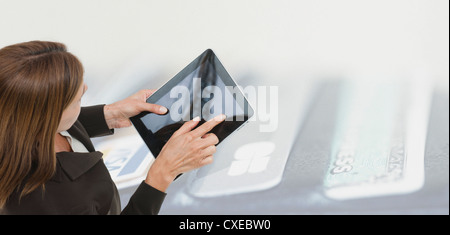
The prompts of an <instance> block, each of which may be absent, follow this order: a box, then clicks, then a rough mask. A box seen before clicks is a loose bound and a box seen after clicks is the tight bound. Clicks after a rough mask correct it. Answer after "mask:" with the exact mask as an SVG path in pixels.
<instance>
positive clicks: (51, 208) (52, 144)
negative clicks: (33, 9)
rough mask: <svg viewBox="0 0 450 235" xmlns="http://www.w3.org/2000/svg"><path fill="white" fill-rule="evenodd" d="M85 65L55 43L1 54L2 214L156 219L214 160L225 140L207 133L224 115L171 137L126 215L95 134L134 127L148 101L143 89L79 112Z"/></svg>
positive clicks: (155, 108)
mask: <svg viewBox="0 0 450 235" xmlns="http://www.w3.org/2000/svg"><path fill="white" fill-rule="evenodd" d="M86 89H87V86H86V85H85V84H84V83H83V67H82V65H81V63H80V62H79V60H78V59H77V58H76V57H75V56H73V55H72V54H71V53H69V52H67V50H66V47H65V45H63V44H61V43H56V42H43V41H31V42H25V43H19V44H15V45H11V46H7V47H5V48H3V49H0V214H120V213H121V214H157V213H158V212H159V209H160V207H161V204H162V203H163V200H164V198H165V195H166V194H165V191H166V189H167V187H168V186H169V185H170V183H171V182H172V181H173V180H174V179H175V177H176V176H177V175H179V174H181V173H183V172H187V171H190V170H192V169H196V168H199V167H201V166H204V165H206V164H209V163H211V162H212V155H213V154H214V152H215V150H216V148H215V145H216V144H217V143H218V139H217V137H216V136H215V135H214V134H211V133H209V134H207V133H208V132H209V131H210V130H211V129H212V128H213V127H214V126H216V125H217V124H219V123H220V122H222V121H223V120H224V119H225V117H224V116H223V115H220V116H218V117H216V118H214V119H213V120H211V121H209V122H206V123H204V124H203V125H201V126H199V127H198V128H196V129H194V128H195V126H197V124H198V123H199V118H194V119H193V120H191V121H189V122H186V123H185V124H184V125H183V126H181V127H180V129H178V130H177V131H176V132H175V133H174V134H173V136H172V137H171V138H170V139H169V141H168V142H167V144H166V145H165V146H164V148H163V149H162V151H161V153H160V154H159V155H158V157H157V158H156V159H155V161H154V163H153V164H152V166H151V167H150V169H149V171H148V174H147V177H146V179H145V180H144V181H143V182H142V183H141V184H140V185H139V187H138V188H137V190H136V192H135V193H134V194H133V196H132V197H131V198H130V201H129V203H128V204H127V205H126V207H125V208H124V210H123V211H120V208H121V206H120V201H119V197H118V192H117V189H116V187H115V185H114V183H113V181H112V180H111V177H110V175H109V172H108V171H107V169H106V167H105V165H104V163H103V160H102V158H101V157H102V153H100V152H97V151H95V149H94V146H93V144H92V142H91V141H90V139H89V137H95V136H102V135H107V134H112V133H113V130H114V128H121V127H127V126H130V125H131V122H130V121H129V117H132V116H135V115H137V114H139V113H141V112H143V111H147V112H153V113H156V114H164V113H166V112H167V109H166V108H165V107H162V106H159V105H156V104H148V103H146V99H147V98H148V97H149V96H150V95H151V93H152V91H150V90H142V91H140V92H138V93H136V94H135V95H133V96H130V97H128V98H126V99H124V100H122V101H118V102H116V103H113V104H110V105H97V106H92V107H83V108H81V107H80V100H81V97H82V96H83V94H84V92H86Z"/></svg>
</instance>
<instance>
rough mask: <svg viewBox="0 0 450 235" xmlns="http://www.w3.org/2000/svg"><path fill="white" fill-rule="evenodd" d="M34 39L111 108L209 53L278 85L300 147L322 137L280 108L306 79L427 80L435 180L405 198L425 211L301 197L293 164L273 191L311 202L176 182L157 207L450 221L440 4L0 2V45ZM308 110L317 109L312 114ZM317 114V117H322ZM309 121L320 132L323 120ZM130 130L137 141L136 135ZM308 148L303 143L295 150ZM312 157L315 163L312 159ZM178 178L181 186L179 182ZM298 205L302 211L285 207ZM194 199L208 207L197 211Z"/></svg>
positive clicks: (436, 0) (237, 71) (283, 117)
mask: <svg viewBox="0 0 450 235" xmlns="http://www.w3.org/2000/svg"><path fill="white" fill-rule="evenodd" d="M31 40H50V41H59V42H62V43H64V44H66V45H67V47H68V50H69V51H70V52H72V53H73V54H74V55H76V56H77V57H78V58H79V59H80V60H81V61H82V63H83V65H84V68H85V82H86V83H87V85H88V86H89V90H88V91H87V93H86V94H85V96H84V98H83V101H82V102H83V104H84V105H90V104H98V103H111V102H114V101H117V100H120V99H122V98H125V97H127V96H129V95H131V94H133V93H135V92H136V91H138V90H140V89H142V88H153V89H156V88H158V87H160V86H161V85H162V84H164V82H166V81H167V80H169V79H170V78H172V77H173V76H174V75H175V74H177V73H178V72H179V71H180V70H182V69H183V68H184V67H185V66H186V65H187V64H188V63H189V62H191V61H192V60H193V59H195V58H196V57H197V56H198V55H200V54H201V53H202V52H203V51H204V50H206V49H207V48H211V49H213V51H214V52H215V53H216V55H217V56H218V58H219V59H220V61H221V62H222V63H223V64H224V66H225V68H226V69H227V70H228V72H229V73H230V75H231V76H232V77H233V78H235V79H236V80H237V81H238V83H239V84H240V85H242V86H247V85H253V86H258V85H266V86H279V87H280V89H279V93H280V99H279V103H280V114H279V119H280V121H279V122H280V128H279V129H280V131H283V130H289V131H290V132H289V135H288V136H292V138H291V139H293V140H294V137H295V138H300V140H297V139H295V141H297V142H298V143H300V142H301V140H302V138H303V137H302V132H299V133H300V134H298V133H297V131H299V130H304V132H303V133H307V132H308V131H310V132H311V133H316V132H317V133H319V132H320V133H324V131H325V132H326V130H323V129H322V130H319V129H314V128H313V129H311V130H308V128H303V129H301V127H300V124H297V123H296V121H295V120H298V122H299V123H300V120H303V119H301V118H300V117H302V116H304V115H307V114H308V108H307V106H308V105H303V106H302V111H298V112H294V113H295V115H298V119H297V116H295V118H290V119H289V118H287V117H288V115H291V114H292V112H291V109H289V108H292V107H284V106H283V103H286V102H288V103H289V102H290V103H291V104H296V103H299V104H300V103H308V102H309V101H305V100H306V99H307V98H308V97H310V94H307V92H308V91H309V90H310V89H309V87H310V84H311V81H312V82H313V83H316V82H320V81H323V80H326V81H327V83H329V81H330V80H331V81H332V80H334V79H336V80H342V79H344V80H356V81H367V84H371V82H372V81H377V82H378V81H380V80H386V81H390V80H401V81H408V80H412V79H417V78H418V77H419V79H420V80H421V81H422V84H423V82H425V83H426V84H427V86H430V87H432V88H433V91H434V93H436V92H437V93H438V94H439V95H438V96H436V95H434V96H433V97H438V99H436V98H435V99H434V100H435V101H434V103H433V106H432V107H433V110H434V111H432V112H431V113H432V114H433V115H434V116H433V117H431V119H430V120H431V121H430V123H435V125H436V126H434V127H430V128H429V130H435V131H437V134H434V132H433V134H429V136H430V135H431V136H432V138H428V142H427V143H428V144H427V146H428V148H427V151H428V152H427V153H428V155H430V156H434V157H435V159H436V160H434V158H433V159H431V158H426V159H425V171H426V172H438V174H437V173H435V174H434V175H433V174H432V175H431V177H430V176H426V180H425V185H428V186H426V187H425V188H426V190H425V191H426V193H419V195H418V196H414V197H412V198H409V199H410V200H409V202H410V204H417V203H416V202H418V201H420V202H423V201H424V200H423V199H424V198H426V199H427V200H429V201H430V203H429V204H426V203H425V204H421V206H420V208H431V209H430V210H427V209H425V210H421V209H417V208H412V209H411V210H408V209H405V208H410V207H409V206H410V204H405V205H402V206H401V208H400V209H398V210H395V209H392V210H391V209H389V208H387V207H385V208H384V209H383V210H381V211H379V210H376V209H375V206H374V207H373V208H371V207H370V206H368V205H377V206H376V207H378V205H382V204H383V205H385V204H386V203H385V201H383V200H382V199H376V201H375V203H374V201H364V200H363V201H358V202H355V203H352V202H345V203H338V202H334V203H328V204H327V203H325V202H328V201H326V200H325V199H320V200H318V199H317V197H316V196H317V195H316V194H309V193H306V190H304V191H294V192H292V191H289V190H290V189H288V188H293V187H294V186H295V185H297V186H298V187H300V188H302V187H303V188H305V189H308V190H309V189H310V191H314V190H316V186H314V187H312V188H308V187H307V186H308V185H312V183H311V182H312V181H310V182H309V183H308V182H306V180H304V181H305V182H304V183H305V185H303V186H301V184H300V185H298V181H295V180H293V179H295V178H296V177H299V176H298V175H295V174H297V173H295V172H298V169H295V168H292V167H291V168H288V169H287V172H288V173H286V172H285V175H284V176H283V177H284V178H283V181H284V182H288V183H286V184H285V185H284V186H283V184H281V186H279V187H282V188H281V189H282V190H281V191H283V190H284V192H288V193H291V194H296V195H308V196H304V197H303V199H307V200H303V199H302V197H301V196H300V197H297V199H295V200H294V199H291V200H287V202H289V205H287V204H286V206H285V207H283V206H281V207H280V205H277V206H276V208H285V209H280V210H278V211H275V207H274V208H268V209H267V208H266V209H264V206H266V200H267V199H268V198H273V197H278V196H277V194H273V193H271V192H269V193H266V194H260V195H252V194H250V195H246V196H245V197H244V199H242V198H240V197H228V198H227V197H225V198H219V199H220V200H217V201H214V200H209V201H208V202H209V203H210V204H207V203H206V204H205V203H204V201H202V200H199V201H198V200H197V199H198V198H195V197H192V195H190V194H183V190H185V189H183V188H182V186H180V187H181V189H173V192H172V195H181V196H180V197H178V198H170V197H169V198H168V199H167V202H166V204H165V206H166V207H165V208H163V211H162V212H163V213H178V212H180V211H181V212H182V213H195V212H198V213H268V212H269V211H270V209H273V210H274V211H275V212H273V213H295V214H296V213H354V212H356V213H386V212H388V213H404V212H406V213H446V214H448V187H449V186H448V131H443V129H445V130H448V90H449V1H447V0H432V1H430V0H377V1H369V0H364V1H361V0H338V1H336V0H320V1H317V0H316V1H314V0H301V1H298V0H278V1H274V0H247V1H238V0H228V1H211V0H190V1H183V0H167V1H153V0H126V1H125V0H63V1H61V0H40V1H33V0H9V1H7V0H0V48H1V47H4V46H7V45H10V44H15V43H19V42H24V41H31ZM369 87H370V85H369ZM326 91H327V90H326V89H325V90H323V92H325V93H326ZM331 93H332V92H329V94H331ZM327 99H328V100H333V99H334V98H333V97H331V98H330V97H329V98H327ZM292 100H293V101H292ZM436 100H437V101H436ZM319 103H320V102H319ZM322 104H323V105H322V106H321V107H325V108H324V110H322V111H320V112H329V111H330V110H331V109H333V107H334V103H332V102H325V103H323V102H322ZM436 105H437V106H436ZM312 106H314V105H312ZM299 107H300V105H299ZM309 111H310V113H314V110H309ZM317 112H319V111H317ZM320 112H319V114H317V115H318V117H319V118H320V117H323V116H326V115H320ZM313 116H314V115H313ZM313 119H314V118H312V119H311V117H309V119H308V120H313ZM287 120H294V121H293V122H292V123H296V124H295V125H294V126H295V128H291V127H290V126H287V125H288V124H289V125H290V123H288V124H286V122H288V121H287ZM436 120H437V121H436ZM283 122H284V124H283ZM308 123H309V126H314V125H315V124H314V125H313V124H311V122H308ZM283 125H284V126H283ZM317 126H318V127H322V128H325V127H324V125H323V124H320V123H319V124H317ZM442 127H444V128H442ZM330 130H332V128H330ZM120 133H121V132H120V131H119V132H118V135H119V137H120ZM131 135H134V136H136V133H132V134H131ZM283 135H284V134H283ZM284 136H286V135H284ZM309 136H310V135H309ZM236 138H238V137H236ZM242 138H244V137H242ZM307 141H308V140H307V139H303V143H306V142H307ZM312 143H313V144H314V142H312ZM430 143H431V144H430ZM329 145H330V144H329V143H328V142H327V143H326V144H325V146H329ZM225 146H226V145H225ZM429 146H431V147H429ZM224 148H225V147H224ZM430 148H431V150H430ZM293 149H294V150H293V152H292V153H289V149H288V150H287V151H288V152H287V153H284V155H285V156H284V157H285V158H287V156H288V155H289V154H290V159H289V161H291V162H290V163H291V164H288V166H289V165H291V166H292V165H293V163H296V164H298V165H299V166H303V165H305V163H304V162H302V161H305V160H304V158H302V157H304V154H295V153H296V151H297V152H299V151H300V152H301V151H303V152H304V151H305V150H304V149H303V148H302V147H299V146H297V147H295V146H293ZM294 157H295V158H294ZM295 159H303V160H301V161H300V160H299V161H297V160H295ZM323 159H324V160H323V162H321V163H320V164H322V165H321V166H320V167H318V168H321V169H322V168H326V167H327V166H328V162H329V159H328V158H327V157H325V158H323ZM427 159H431V160H427ZM310 160H311V162H316V160H317V159H310ZM292 161H293V162H292ZM285 162H286V161H285ZM285 162H284V163H285ZM288 163H289V162H288ZM147 164H148V163H147ZM306 164H310V163H306ZM317 164H319V163H317ZM294 165H295V164H294ZM436 167H437V168H436ZM436 169H438V170H436ZM306 172H308V171H306ZM316 174H317V179H318V180H317V182H318V183H317V184H316V185H321V184H322V182H321V180H322V178H321V177H323V174H322V175H321V173H317V172H316ZM300 178H301V177H300ZM182 182H184V181H183V179H181V180H179V183H178V184H182ZM430 185H431V186H430ZM297 186H295V187H297ZM177 187H178V186H177ZM283 187H284V188H283ZM277 190H278V189H277ZM130 192H131V191H130ZM308 192H309V191H308ZM314 192H316V191H314ZM286 195H287V194H286ZM310 195H313V196H310ZM122 196H123V197H124V198H125V199H126V198H127V197H129V192H128V193H127V192H122ZM261 197H265V198H261ZM180 198H181V199H180ZM445 198H446V199H445ZM300 199H301V200H300ZM180 200H181V201H180ZM227 200H228V201H233V202H234V203H238V204H239V203H241V204H239V205H238V206H236V207H233V206H232V204H230V205H231V206H228V207H226V208H225V206H223V207H220V206H218V207H217V205H219V204H222V205H227V204H226V201H227ZM386 200H390V201H391V202H393V203H391V204H390V205H391V206H393V205H394V204H402V201H405V200H403V199H402V198H388V199H386ZM300 201H302V202H301V203H300ZM432 201H434V204H433V203H432ZM187 202H189V203H191V204H189V203H187ZM224 202H225V203H224ZM250 202H254V203H256V204H251V203H250ZM287 202H286V203H287ZM258 203H259V204H258ZM295 203H298V205H299V206H298V207H295V206H294V207H292V205H294V204H295ZM302 203H304V204H302ZM305 203H306V204H308V203H309V206H306V204H305ZM200 204H204V205H208V206H209V208H213V209H211V210H208V209H206V208H197V207H195V205H200ZM193 205H194V206H193ZM243 205H244V206H243ZM248 205H250V206H249V207H246V206H248ZM318 205H320V206H318ZM324 205H326V206H324ZM361 205H367V210H365V211H361V210H360V209H358V208H361ZM180 208H182V209H180ZM239 208H241V210H239ZM242 208H243V209H242ZM255 208H260V209H255ZM317 208H320V209H317ZM324 208H334V209H330V210H329V209H324ZM343 208H347V209H343ZM348 208H350V209H348ZM351 208H353V209H351Z"/></svg>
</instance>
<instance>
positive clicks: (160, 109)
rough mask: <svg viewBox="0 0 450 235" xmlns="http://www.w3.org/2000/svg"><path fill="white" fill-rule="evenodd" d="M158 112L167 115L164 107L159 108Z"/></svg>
mask: <svg viewBox="0 0 450 235" xmlns="http://www.w3.org/2000/svg"><path fill="white" fill-rule="evenodd" d="M159 111H160V112H161V113H167V108H166V107H164V106H161V107H160V108H159Z"/></svg>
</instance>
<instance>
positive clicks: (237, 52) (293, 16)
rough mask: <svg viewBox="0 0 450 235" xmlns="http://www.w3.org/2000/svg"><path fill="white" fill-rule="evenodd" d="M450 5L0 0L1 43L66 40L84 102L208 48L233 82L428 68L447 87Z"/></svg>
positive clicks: (387, 0)
mask: <svg viewBox="0 0 450 235" xmlns="http://www.w3.org/2000/svg"><path fill="white" fill-rule="evenodd" d="M448 9H449V2H448V1H446V0H433V1H426V0H394V1H392V0H380V1H359V0H339V1H334V0H321V1H313V0H302V1H293V0H280V1H271V0H249V1H238V0H230V1H209V0H191V1H182V0H178V1H174V0H169V1H152V0H127V1H125V0H95V1H90V0H76V1H74V0H73V1H71V0H65V1H59V0H40V1H32V0H14V1H12V0H11V1H7V0H0V35H1V36H0V47H4V46H6V45H9V44H13V43H18V42H23V41H30V40H53V41H60V42H63V43H65V44H66V45H67V46H68V48H69V50H70V51H71V52H72V53H74V54H75V55H76V56H78V57H79V58H80V60H81V61H82V62H83V64H84V66H85V70H86V76H85V79H86V82H87V84H88V85H89V87H90V89H89V92H88V96H87V97H86V99H85V101H84V102H85V103H96V102H109V101H111V100H115V99H118V98H121V97H122V96H123V94H111V96H109V94H108V93H106V94H102V96H96V93H98V92H99V91H102V90H103V89H105V90H110V91H114V92H118V91H116V90H115V88H116V86H117V80H120V79H124V78H127V79H128V80H127V81H128V82H129V83H128V84H133V83H138V82H140V81H142V80H141V79H142V77H145V78H147V80H146V81H149V80H150V79H155V80H156V81H154V82H153V83H150V84H149V86H150V87H153V88H158V87H159V86H160V85H162V83H163V82H164V81H166V80H167V79H169V78H171V77H173V76H174V75H175V74H176V73H177V72H178V71H180V70H181V69H182V68H184V66H186V65H187V63H188V62H190V61H191V60H193V59H194V58H195V57H196V56H197V55H199V54H200V53H201V52H203V51H204V50H205V49H207V48H211V49H213V50H214V51H215V52H216V54H217V55H218V56H219V58H220V59H221V61H222V62H223V63H224V64H225V66H226V68H227V69H228V70H229V72H230V74H231V75H232V76H233V77H235V78H236V79H239V78H241V77H245V76H252V77H258V78H261V79H262V78H264V79H265V80H267V81H269V82H268V83H269V85H276V81H279V80H289V81H292V82H294V81H296V80H299V79H301V78H302V77H303V75H311V74H313V75H315V76H316V77H323V76H327V77H358V78H377V79H379V78H381V77H383V76H386V75H391V77H408V76H411V74H413V73H415V72H416V71H425V72H426V73H427V74H428V77H429V79H431V80H432V81H433V83H436V84H437V86H438V87H439V88H442V89H446V90H448V82H449V66H448V64H449V10H448ZM266 78H267V79H266ZM131 79H132V80H131ZM158 79H160V80H158ZM125 88H126V87H125ZM134 89H136V88H134ZM118 90H120V89H118ZM122 90H123V93H125V94H131V93H132V92H133V90H130V89H128V90H125V89H122ZM102 97H103V98H102Z"/></svg>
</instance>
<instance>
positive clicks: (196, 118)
mask: <svg viewBox="0 0 450 235" xmlns="http://www.w3.org/2000/svg"><path fill="white" fill-rule="evenodd" d="M192 121H195V122H198V121H200V117H199V116H197V117H195V118H194V119H192Z"/></svg>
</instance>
